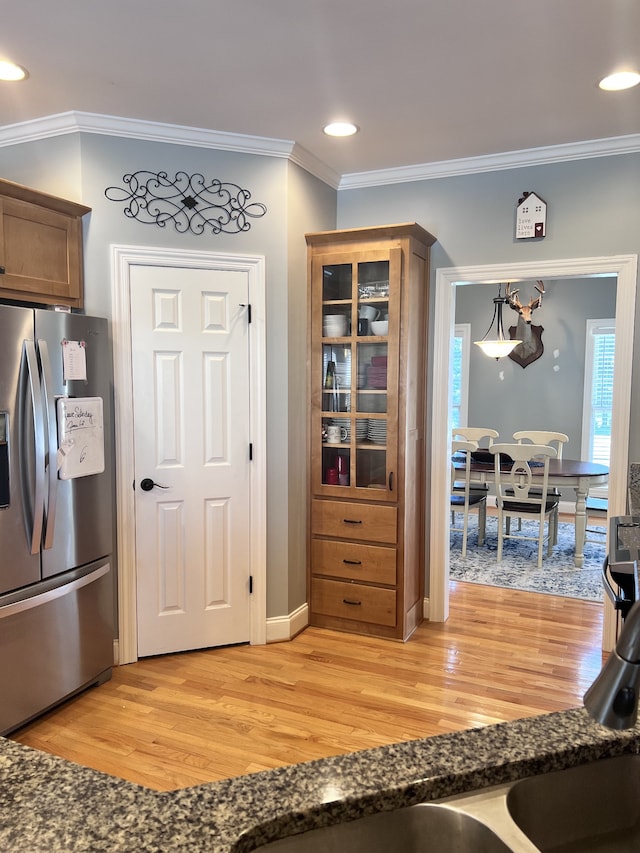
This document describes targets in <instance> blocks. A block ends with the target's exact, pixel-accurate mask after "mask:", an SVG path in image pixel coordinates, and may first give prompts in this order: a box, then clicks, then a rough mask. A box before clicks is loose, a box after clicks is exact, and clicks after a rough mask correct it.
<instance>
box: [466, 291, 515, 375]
mask: <svg viewBox="0 0 640 853" xmlns="http://www.w3.org/2000/svg"><path fill="white" fill-rule="evenodd" d="M508 304H509V297H508V296H503V295H502V285H498V295H497V296H496V297H495V298H494V300H493V317H492V318H491V325H490V326H489V328H488V329H487V331H486V333H485V336H484V337H483V338H482V340H481V341H474V344H475V345H476V346H478V347H480V349H481V350H482V352H483V353H484V354H485V355H488V356H489V357H490V358H495V359H496V361H497V360H498V359H499V358H503V356H505V355H509V353H510V352H511V351H512V350H514V349H515V348H516V347H517V346H518V344H521V343H522V341H514V340H512V339H511V338H507V337H505V334H504V326H503V325H502V307H503V305H508ZM494 323H495V324H496V329H495V332H494V333H493V334H492V332H493V325H494ZM490 335H491V337H490Z"/></svg>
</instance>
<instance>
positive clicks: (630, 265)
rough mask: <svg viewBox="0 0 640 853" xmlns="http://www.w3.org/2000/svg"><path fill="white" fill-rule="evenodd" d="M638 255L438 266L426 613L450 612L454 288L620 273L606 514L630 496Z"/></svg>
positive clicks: (606, 645)
mask: <svg viewBox="0 0 640 853" xmlns="http://www.w3.org/2000/svg"><path fill="white" fill-rule="evenodd" d="M637 273H638V256H637V255H613V256H611V257H596V258H573V259H559V260H555V261H553V260H551V261H528V262H524V263H511V264H489V265H486V266H468V267H441V268H440V269H437V270H436V282H435V287H436V292H435V310H434V315H435V317H434V326H435V328H434V334H433V374H432V375H433V393H432V399H433V400H442V401H447V408H446V416H445V417H443V412H442V408H441V407H440V406H432V408H431V411H432V417H431V472H430V475H431V495H432V502H431V508H430V527H431V543H430V554H429V557H430V561H429V618H430V619H431V620H432V621H434V622H444V621H445V620H446V619H447V617H448V616H449V501H448V494H449V478H450V470H449V463H448V461H447V460H448V448H450V442H451V425H450V423H449V418H448V412H449V408H450V404H449V369H450V349H451V338H452V336H453V328H454V324H455V287H456V285H457V284H464V283H468V284H473V283H488V282H494V283H495V282H503V281H518V280H524V281H527V280H531V279H539V278H541V279H557V278H577V277H580V276H594V275H615V276H617V278H618V286H617V291H616V351H615V352H616V354H615V369H614V370H615V372H614V380H613V382H614V386H613V412H612V418H611V466H610V469H609V470H610V477H609V513H610V514H611V515H624V513H625V511H626V502H627V468H628V461H629V460H628V456H629V429H630V424H629V418H630V412H631V364H632V354H633V333H634V320H635V311H636V285H637ZM614 645H615V614H614V611H613V607H612V606H610V605H609V606H605V611H604V626H603V643H602V647H603V649H605V650H607V651H608V650H611V649H612V648H613V646H614Z"/></svg>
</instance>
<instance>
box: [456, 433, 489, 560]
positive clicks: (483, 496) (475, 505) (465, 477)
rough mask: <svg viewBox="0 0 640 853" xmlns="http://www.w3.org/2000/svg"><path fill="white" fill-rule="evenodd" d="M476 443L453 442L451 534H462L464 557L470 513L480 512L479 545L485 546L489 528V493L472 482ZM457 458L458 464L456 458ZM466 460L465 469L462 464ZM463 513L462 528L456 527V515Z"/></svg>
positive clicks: (464, 554)
mask: <svg viewBox="0 0 640 853" xmlns="http://www.w3.org/2000/svg"><path fill="white" fill-rule="evenodd" d="M477 447H478V445H477V443H476V442H475V441H452V442H451V495H450V501H451V528H450V529H451V532H456V533H462V556H463V557H466V555H467V538H468V532H469V513H470V512H471V511H472V510H473V511H475V510H477V512H478V545H484V537H485V531H486V527H487V493H486V491H484V490H479V489H476V488H475V487H474V486H473V484H472V482H471V454H472V453H473V451H474V450H477ZM456 456H457V464H456V462H455V460H454V457H456ZM463 458H464V468H460V463H461V461H462V459H463ZM456 513H462V527H456V526H455V514H456Z"/></svg>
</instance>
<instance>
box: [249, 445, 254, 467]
mask: <svg viewBox="0 0 640 853" xmlns="http://www.w3.org/2000/svg"><path fill="white" fill-rule="evenodd" d="M252 460H253V442H251V441H250V442H249V462H251V461H252Z"/></svg>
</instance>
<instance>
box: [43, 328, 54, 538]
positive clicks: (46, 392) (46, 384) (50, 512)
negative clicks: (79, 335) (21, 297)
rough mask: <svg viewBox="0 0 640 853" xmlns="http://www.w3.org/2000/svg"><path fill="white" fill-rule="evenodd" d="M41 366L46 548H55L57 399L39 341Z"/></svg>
mask: <svg viewBox="0 0 640 853" xmlns="http://www.w3.org/2000/svg"><path fill="white" fill-rule="evenodd" d="M38 349H39V351H40V365H41V367H42V401H43V409H44V412H45V415H46V420H47V432H46V435H47V455H48V485H49V488H48V493H47V503H46V514H45V519H44V523H45V528H44V543H43V547H44V548H51V547H52V546H53V535H54V533H55V527H56V504H57V500H58V430H57V421H56V398H55V395H54V394H53V381H52V378H51V360H50V358H49V348H48V346H47V342H46V341H43V340H40V339H38Z"/></svg>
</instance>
